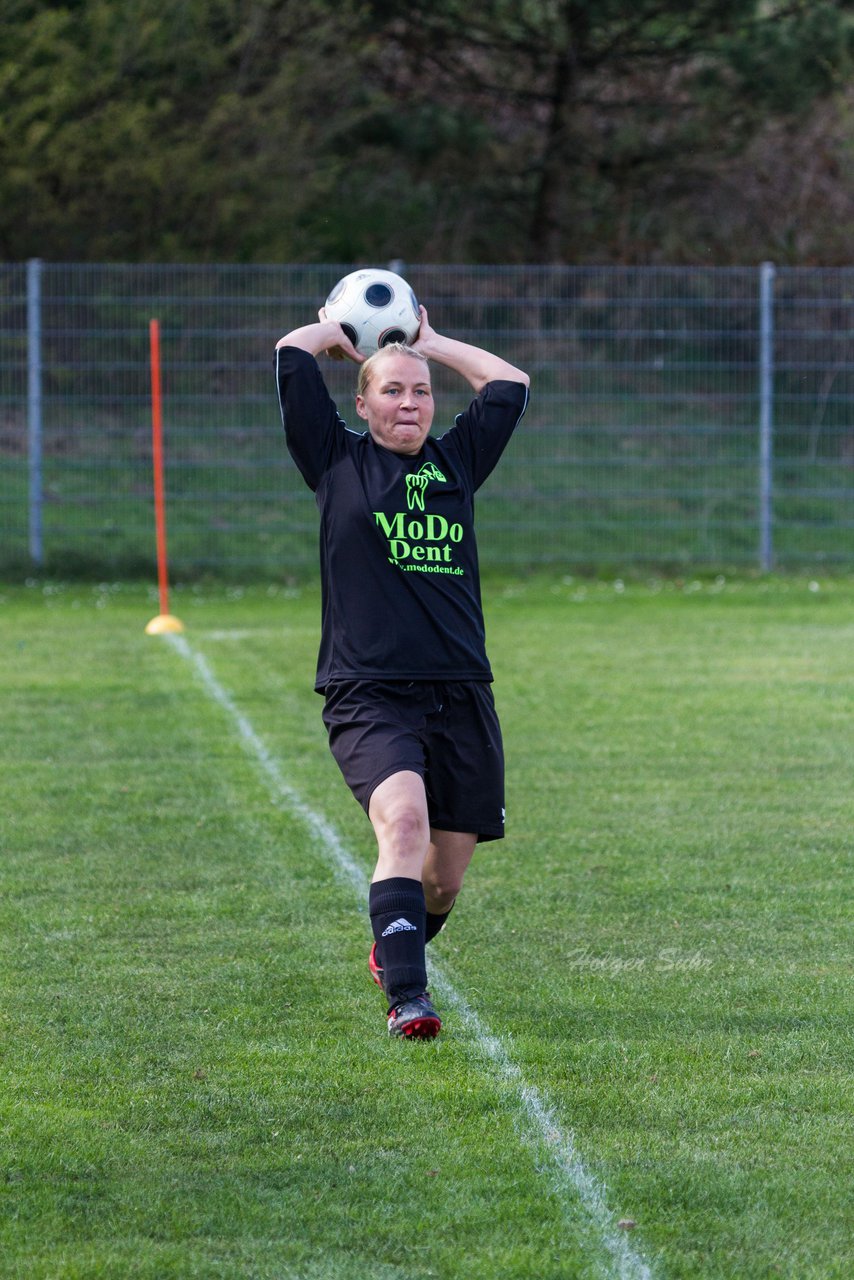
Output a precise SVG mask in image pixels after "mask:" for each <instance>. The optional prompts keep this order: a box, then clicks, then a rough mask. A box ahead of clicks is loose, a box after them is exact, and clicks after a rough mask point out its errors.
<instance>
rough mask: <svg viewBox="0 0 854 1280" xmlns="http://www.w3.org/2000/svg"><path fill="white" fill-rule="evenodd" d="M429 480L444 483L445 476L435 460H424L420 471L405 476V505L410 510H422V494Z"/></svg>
mask: <svg viewBox="0 0 854 1280" xmlns="http://www.w3.org/2000/svg"><path fill="white" fill-rule="evenodd" d="M431 480H438V481H439V482H440V483H441V484H445V477H444V476H443V475H442V473H441V471H440V470H439V468H438V467H437V466H436V464H435V462H425V463H424V466H423V467H422V468H421V470H420V471H415V472H413V473H412V474H411V475H408V476H407V477H406V505H407V506H408V507H409V510H410V511H423V510H424V494H425V492H426V489H427V485H428V484H429V482H430V481H431Z"/></svg>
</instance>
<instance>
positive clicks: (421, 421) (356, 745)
mask: <svg viewBox="0 0 854 1280" xmlns="http://www.w3.org/2000/svg"><path fill="white" fill-rule="evenodd" d="M322 352H326V353H328V354H331V355H333V356H336V357H338V358H340V357H341V356H344V357H346V358H349V359H350V360H353V361H355V362H356V363H358V364H360V366H361V367H360V370H359V378H358V386H357V392H356V413H357V414H358V416H359V417H360V418H361V419H363V421H364V422H365V423H366V424H367V431H365V432H363V433H358V432H354V431H352V430H350V429H349V428H348V427H347V426H346V425H345V423H344V422H343V420H342V419H341V417H340V416H339V414H338V411H337V408H336V406H335V404H334V403H333V401H332V400H331V398H330V396H329V393H328V391H327V389H326V386H325V384H324V382H323V378H322V376H321V373H320V369H319V367H318V364H317V361H316V357H317V356H318V355H320V354H321V353H322ZM428 361H434V362H435V363H436V364H441V365H444V366H446V367H447V368H449V369H452V370H454V371H455V372H457V373H459V374H460V375H461V376H462V377H463V378H464V379H466V381H467V382H468V383H469V385H470V386H471V387H472V389H473V390H474V392H475V399H474V400H473V401H472V403H471V404H470V406H469V408H468V409H467V410H465V412H463V413H461V414H460V415H459V416H458V417H457V419H456V422H455V424H454V426H453V427H451V429H450V430H449V431H447V432H446V433H445V434H444V435H442V436H440V437H439V438H436V437H434V436H431V435H430V428H431V425H432V422H433V412H434V405H433V395H432V389H431V382H430V367H429V363H428ZM276 372H277V380H278V390H279V403H280V407H281V411H282V420H283V423H284V427H285V433H286V439H287V444H288V448H289V450H290V452H291V455H292V457H293V459H294V461H295V462H296V464H297V466H298V468H299V470H300V472H301V473H302V475H303V477H304V479H305V480H306V482H307V484H308V485H309V487H310V488H311V489H312V490H314V492H315V494H316V500H317V505H318V507H319V509H320V517H321V522H320V563H321V579H322V627H321V642H320V654H319V658H318V666H317V679H316V683H315V688H316V689H317V691H318V692H319V693H322V694H323V695H324V696H325V699H326V702H325V706H324V712H323V719H324V723H325V724H326V727H327V730H328V733H329V743H330V747H331V750H332V753H333V755H334V756H335V759H336V761H337V762H338V765H339V767H340V769H341V771H342V773H343V775H344V778H345V779H346V781H347V783H348V785H349V786H350V789H351V790H352V792H353V794H354V795H355V797H356V798H357V800H358V801H359V802H360V803H361V805H362V806H363V808H364V809H365V811H366V813H367V814H368V817H369V818H370V821H371V823H372V825H373V828H374V832H375V834H376V839H377V864H376V869H375V871H374V876H373V880H372V883H371V888H370V898H369V910H370V916H371V926H372V929H373V934H374V945H373V947H372V948H371V954H370V958H369V964H370V970H371V974H372V976H373V978H374V981H376V982H377V983H378V985H379V986H381V987H382V989H383V991H384V992H385V995H386V998H387V1001H388V1029H389V1033H390V1034H391V1035H394V1036H405V1037H408V1038H416V1039H429V1038H431V1037H433V1036H435V1035H436V1034H437V1033H438V1031H439V1030H440V1027H441V1021H440V1019H439V1016H438V1014H437V1013H436V1010H435V1009H434V1008H433V1005H432V1003H431V1001H430V996H429V993H428V992H427V970H426V961H425V953H424V948H425V945H426V943H427V942H429V941H430V940H431V938H433V937H435V935H436V934H437V933H438V932H439V930H440V929H441V928H442V927H443V925H444V923H445V920H446V918H447V915H448V912H449V911H450V910H451V907H452V906H453V904H454V901H455V899H456V897H457V894H458V893H459V891H460V887H461V885H462V882H463V877H464V875H465V872H466V869H467V867H468V865H469V862H470V861H471V858H472V855H473V853H474V849H475V845H476V844H477V842H478V841H479V840H496V839H500V838H501V836H502V835H503V831H504V807H503V806H504V794H503V790H504V762H503V751H502V745H501V730H500V727H499V724H498V719H497V717H496V714H495V707H494V703H493V699H492V692H491V689H490V683H491V681H492V672H491V670H490V667H489V662H488V659H487V656H486V649H485V646H484V625H483V614H482V609H481V600H480V586H479V578H478V560H477V547H476V544H475V536H474V493H475V491H476V490H477V489H478V488H479V486H480V485H481V484H482V483H483V481H484V480H485V479H486V477H487V476H488V475H489V474H490V472H491V471H492V469H493V467H494V466H495V464H496V463H497V462H498V459H499V457H500V456H501V453H502V452H503V450H504V447H505V446H506V444H507V442H508V440H509V439H510V436H511V434H512V432H513V429H514V428H515V426H516V425H517V423H518V422H519V420H520V418H521V417H522V414H523V413H524V411H525V408H526V405H527V397H528V390H527V388H528V377H527V375H526V374H524V373H522V372H521V371H520V370H519V369H516V368H514V367H513V365H511V364H508V363H507V362H506V361H505V360H502V359H501V358H500V357H498V356H495V355H492V354H491V353H490V352H488V351H483V350H481V349H480V348H478V347H474V346H470V345H469V344H468V343H464V342H458V341H456V340H455V339H453V338H448V337H445V336H443V335H441V334H439V333H437V332H435V330H434V329H433V328H432V327H431V325H430V322H429V319H428V316H427V312H426V310H425V309H424V308H423V307H422V308H421V327H420V330H419V333H418V337H417V339H416V341H415V342H414V343H413V344H412V346H411V347H406V346H401V345H399V344H394V345H392V346H389V347H384V348H381V349H380V350H379V351H378V352H376V354H374V355H372V356H370V357H369V358H368V359H367V360H366V359H364V357H363V356H361V355H360V354H359V353H358V352H357V351H356V350H355V348H354V347H353V345H352V344H351V342H350V341H349V339H348V338H347V336H346V334H345V333H344V331H343V329H342V328H341V326H340V324H338V323H337V322H335V321H330V320H327V319H326V316H325V313H324V312H323V311H322V310H321V312H320V320H319V322H318V323H316V324H309V325H305V326H304V327H302V328H300V329H295V330H293V332H291V333H289V334H287V335H286V336H285V337H284V338H282V339H281V340H280V341H279V343H278V344H277V347H276Z"/></svg>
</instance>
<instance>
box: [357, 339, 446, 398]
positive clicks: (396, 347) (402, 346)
mask: <svg viewBox="0 0 854 1280" xmlns="http://www.w3.org/2000/svg"><path fill="white" fill-rule="evenodd" d="M384 356H412V357H413V359H415V360H420V361H421V362H422V364H424V365H428V361H427V357H426V356H422V354H421V352H420V351H416V350H415V348H414V347H410V346H407V344H406V343H405V342H390V343H389V344H388V346H387V347H379V348H378V349H377V350H376V351H375V352H374V354H373V355H372V356H368V358H367V360H363V361H362V363H361V364H360V365H359V378H358V381H357V383H356V395H357V396H363V395H364V394H365V392H366V391H367V389H368V384H369V383H370V381H371V378H372V377H373V376H374V369H375V368H376V366H377V365H378V364H379V362H380V361H381V360H382V359H383V357H384ZM428 367H429V365H428Z"/></svg>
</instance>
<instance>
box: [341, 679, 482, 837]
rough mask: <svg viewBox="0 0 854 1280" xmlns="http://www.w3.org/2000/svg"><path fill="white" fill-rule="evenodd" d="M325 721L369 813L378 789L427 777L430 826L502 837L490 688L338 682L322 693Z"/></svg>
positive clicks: (460, 684)
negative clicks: (412, 776) (404, 774)
mask: <svg viewBox="0 0 854 1280" xmlns="http://www.w3.org/2000/svg"><path fill="white" fill-rule="evenodd" d="M323 723H324V724H325V725H326V728H327V731H328V733H329V746H330V748H331V750H332V754H333V756H334V757H335V759H336V761H337V763H338V767H339V768H340V770H341V772H342V773H343V775H344V778H345V780H346V782H347V785H348V786H349V788H350V790H351V791H352V792H353V795H354V796H355V797H356V799H357V800H358V801H359V803H360V804H361V806H362V808H363V809H364V810H365V812H366V813H367V812H368V806H369V805H370V802H371V796H372V795H373V793H374V791H375V790H376V788H377V787H378V786H379V784H380V783H381V782H384V781H385V779H386V778H389V777H391V775H392V774H393V773H399V772H400V771H401V770H402V769H407V770H411V771H412V772H413V773H417V774H420V776H421V777H422V778H423V779H424V787H425V790H426V792H427V809H428V813H429V816H430V825H431V827H435V828H436V829H437V830H439V831H471V832H474V833H475V834H476V835H477V838H478V840H500V839H501V837H502V836H503V835H504V748H503V746H502V742H501V726H500V725H499V723H498V716H497V715H496V713H495V702H494V700H493V697H492V689H491V687H490V686H489V685H488V684H486V683H483V682H478V681H470V682H468V681H459V682H457V681H448V682H447V683H436V682H433V681H405V680H401V681H394V680H352V681H342V682H340V683H337V684H330V685H327V687H326V703H325V705H324V708H323Z"/></svg>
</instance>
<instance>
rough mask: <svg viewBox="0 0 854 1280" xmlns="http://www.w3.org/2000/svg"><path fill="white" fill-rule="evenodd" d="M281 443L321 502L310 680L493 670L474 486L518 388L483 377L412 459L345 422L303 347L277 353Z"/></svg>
mask: <svg viewBox="0 0 854 1280" xmlns="http://www.w3.org/2000/svg"><path fill="white" fill-rule="evenodd" d="M276 375H277V380H278V387H279V403H280V407H281V410H282V421H283V422H284V426H285V435H286V439H287V443H288V449H289V450H290V453H291V456H292V457H293V459H294V461H295V463H296V464H297V466H298V468H299V470H300V472H301V473H302V475H303V478H304V479H305V481H306V483H307V484H308V485H309V487H310V488H311V489H313V490H314V492H315V495H316V501H317V505H318V508H319V509H320V568H321V585H322V601H323V605H322V626H321V641H320V654H319V657H318V665H317V680H316V683H315V688H316V689H317V690H318V691H320V692H323V690H324V689H325V687H326V685H327V684H330V683H332V682H334V681H337V680H364V679H386V680H485V681H488V680H491V679H492V672H491V670H490V666H489V661H488V659H487V656H486V649H485V646H484V626H483V611H482V608H481V600H480V580H479V575H478V560H477V545H476V542H475V535H474V494H475V491H476V490H477V489H478V488H479V487H480V485H481V484H483V482H484V480H485V479H486V478H487V476H488V475H489V474H490V472H491V471H492V469H493V467H494V466H495V464H496V463H497V462H498V459H499V458H500V457H501V454H502V452H503V450H504V448H505V446H506V444H507V442H508V440H509V439H510V436H511V435H512V433H513V429H514V427H515V426H516V424H517V423H518V422H519V420H520V418H521V417H522V414H523V413H524V412H525V408H526V406H527V399H528V391H527V387H526V386H525V385H524V383H521V382H490V383H487V385H486V386H485V387H484V389H483V390H482V391H481V393H480V395H479V396H477V397H476V399H475V400H473V401H472V403H471V404H470V405H469V407H468V409H467V410H466V411H465V412H464V413H461V414H460V415H459V416H458V417H457V419H456V423H455V425H454V426H453V427H452V428H451V429H450V430H449V431H448V432H446V434H445V435H443V436H441V437H439V438H438V439H437V438H435V437H433V436H428V438H427V440H426V441H425V442H424V446H423V448H422V450H421V452H420V453H418V454H417V455H416V456H414V457H409V456H407V455H403V454H398V453H393V452H392V451H391V450H389V449H385V448H383V447H382V445H378V444H376V443H375V442H374V440H373V438H372V436H371V434H370V432H368V431H365V432H355V431H351V430H349V428H348V427H347V426H346V424H345V423H344V421H343V419H342V418H341V417H340V415H339V413H338V410H337V409H336V406H335V404H334V402H333V400H332V399H331V397H330V395H329V392H328V391H327V389H326V385H325V383H324V381H323V378H322V376H321V373H320V369H319V368H318V365H317V361H316V360H315V359H314V357H313V356H311V355H308V354H307V353H306V352H305V351H302V350H300V349H299V348H297V347H279V348H278V349H277V352H276Z"/></svg>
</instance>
